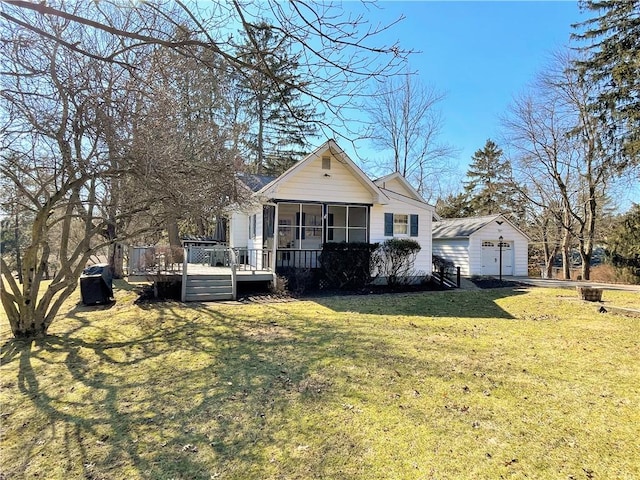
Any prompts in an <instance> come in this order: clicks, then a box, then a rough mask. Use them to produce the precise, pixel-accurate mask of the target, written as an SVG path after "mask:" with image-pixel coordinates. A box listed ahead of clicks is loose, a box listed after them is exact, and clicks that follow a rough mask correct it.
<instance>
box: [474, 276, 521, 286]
mask: <svg viewBox="0 0 640 480" xmlns="http://www.w3.org/2000/svg"><path fill="white" fill-rule="evenodd" d="M469 280H471V281H472V282H473V283H474V284H475V286H476V287H478V288H508V287H510V288H513V287H526V286H528V285H527V284H525V283H521V282H515V281H513V280H500V279H498V278H494V277H472V278H470V279H469Z"/></svg>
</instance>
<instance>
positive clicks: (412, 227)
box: [409, 215, 418, 237]
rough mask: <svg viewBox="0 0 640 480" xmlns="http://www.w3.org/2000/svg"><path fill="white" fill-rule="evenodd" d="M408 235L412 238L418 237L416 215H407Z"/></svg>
mask: <svg viewBox="0 0 640 480" xmlns="http://www.w3.org/2000/svg"><path fill="white" fill-rule="evenodd" d="M409 223H410V225H409V235H410V236H412V237H417V236H418V215H409Z"/></svg>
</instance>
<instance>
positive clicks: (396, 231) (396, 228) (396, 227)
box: [393, 213, 409, 237]
mask: <svg viewBox="0 0 640 480" xmlns="http://www.w3.org/2000/svg"><path fill="white" fill-rule="evenodd" d="M401 217H404V222H399V221H397V220H400V219H401ZM402 227H404V228H402ZM401 230H404V231H401ZM396 235H398V236H409V214H408V213H394V214H393V236H394V237H395V236H396Z"/></svg>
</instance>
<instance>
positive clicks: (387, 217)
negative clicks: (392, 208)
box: [384, 213, 393, 237]
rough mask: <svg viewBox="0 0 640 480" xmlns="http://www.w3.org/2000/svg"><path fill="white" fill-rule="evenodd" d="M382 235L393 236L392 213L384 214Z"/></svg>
mask: <svg viewBox="0 0 640 480" xmlns="http://www.w3.org/2000/svg"><path fill="white" fill-rule="evenodd" d="M384 236H385V237H393V213H385V214H384Z"/></svg>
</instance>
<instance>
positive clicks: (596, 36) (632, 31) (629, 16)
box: [573, 0, 640, 169]
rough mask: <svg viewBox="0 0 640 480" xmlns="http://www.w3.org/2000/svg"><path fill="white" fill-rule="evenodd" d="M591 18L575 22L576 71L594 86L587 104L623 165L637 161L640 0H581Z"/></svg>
mask: <svg viewBox="0 0 640 480" xmlns="http://www.w3.org/2000/svg"><path fill="white" fill-rule="evenodd" d="M580 6H581V7H582V9H585V10H589V11H591V12H595V15H596V16H595V17H593V18H591V19H589V20H587V21H585V22H582V23H579V24H576V25H574V28H584V31H582V32H580V33H576V34H574V35H573V37H574V38H577V39H580V40H583V41H587V42H589V45H587V46H585V47H583V48H582V50H583V52H584V53H585V54H586V58H585V59H582V60H578V61H576V65H577V67H578V69H579V71H580V72H581V73H582V74H584V75H585V76H586V78H587V80H588V81H589V83H591V84H593V85H598V89H597V91H596V92H597V93H596V95H595V97H594V98H593V99H592V105H591V106H592V108H593V109H594V111H595V112H597V114H598V116H599V117H600V119H601V120H602V121H603V122H604V123H605V124H606V125H607V129H608V133H609V135H610V137H611V139H612V140H614V141H615V144H616V146H617V150H618V153H619V154H620V160H621V163H619V164H618V165H617V167H618V168H620V169H623V168H625V167H627V166H628V164H629V162H630V163H632V164H635V165H636V166H637V165H638V164H640V0H581V1H580Z"/></svg>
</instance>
